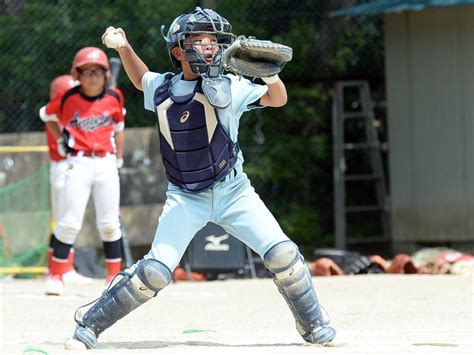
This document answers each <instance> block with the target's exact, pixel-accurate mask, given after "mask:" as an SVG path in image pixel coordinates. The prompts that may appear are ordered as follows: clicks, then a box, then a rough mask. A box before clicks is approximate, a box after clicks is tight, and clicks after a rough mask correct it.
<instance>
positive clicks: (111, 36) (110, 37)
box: [104, 32, 125, 49]
mask: <svg viewBox="0 0 474 355" xmlns="http://www.w3.org/2000/svg"><path fill="white" fill-rule="evenodd" d="M104 41H105V45H106V46H107V47H108V48H114V49H115V48H118V47H122V46H123V45H124V44H125V38H123V36H122V34H121V33H116V32H109V33H108V34H107V35H106V36H105V38H104Z"/></svg>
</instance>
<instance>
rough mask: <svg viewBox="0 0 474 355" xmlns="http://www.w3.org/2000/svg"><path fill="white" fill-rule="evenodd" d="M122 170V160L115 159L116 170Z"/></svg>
mask: <svg viewBox="0 0 474 355" xmlns="http://www.w3.org/2000/svg"><path fill="white" fill-rule="evenodd" d="M122 168H123V159H122V158H117V169H119V170H120V169H122Z"/></svg>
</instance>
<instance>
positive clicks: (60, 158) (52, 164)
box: [39, 75, 92, 283]
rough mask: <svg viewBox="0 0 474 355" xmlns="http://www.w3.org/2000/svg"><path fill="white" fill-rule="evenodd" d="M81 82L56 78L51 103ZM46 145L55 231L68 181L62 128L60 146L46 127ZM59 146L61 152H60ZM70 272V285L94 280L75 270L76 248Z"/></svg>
mask: <svg viewBox="0 0 474 355" xmlns="http://www.w3.org/2000/svg"><path fill="white" fill-rule="evenodd" d="M78 84H79V82H77V81H76V80H74V79H73V77H72V75H61V76H58V77H57V78H55V79H54V80H53V81H52V82H51V85H50V89H49V98H50V101H53V100H55V99H56V98H58V97H60V96H62V95H63V94H64V93H65V92H66V91H67V90H69V89H71V88H73V87H74V86H77V85H78ZM45 110H46V106H43V107H41V109H40V112H39V115H40V118H41V119H42V120H44V119H45ZM45 128H46V129H45V133H46V143H47V144H48V152H49V158H50V161H49V183H50V190H51V230H52V231H53V230H54V228H55V227H56V224H57V221H58V220H59V219H60V218H61V216H62V214H64V209H65V206H64V205H65V201H64V182H65V180H66V170H67V161H66V152H65V151H64V146H63V144H62V142H63V139H62V126H60V125H59V126H58V127H53V129H55V128H58V130H59V131H58V132H57V134H56V136H58V135H60V136H61V138H59V144H58V142H57V141H56V138H55V135H53V133H52V132H51V130H50V129H49V128H47V126H45ZM58 146H59V148H60V150H61V151H58ZM52 242H53V234H51V236H50V249H49V250H48V264H50V263H51V260H50V259H51V258H52V256H53V246H52ZM67 264H68V266H67V267H68V271H66V272H65V273H64V274H63V281H64V282H66V283H67V282H70V283H90V282H92V279H91V278H89V277H84V276H83V275H81V274H79V273H78V272H76V270H75V269H74V248H71V251H70V252H69V256H68V259H67Z"/></svg>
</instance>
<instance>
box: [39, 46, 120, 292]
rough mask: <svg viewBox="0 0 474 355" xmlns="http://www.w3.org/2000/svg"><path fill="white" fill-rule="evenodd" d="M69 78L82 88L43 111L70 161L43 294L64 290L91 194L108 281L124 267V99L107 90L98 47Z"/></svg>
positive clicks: (86, 52)
mask: <svg viewBox="0 0 474 355" xmlns="http://www.w3.org/2000/svg"><path fill="white" fill-rule="evenodd" d="M71 74H72V76H73V78H74V79H75V80H79V83H80V85H79V86H77V87H74V88H72V89H70V90H68V91H67V92H66V93H65V94H64V95H63V96H62V97H60V98H57V99H56V100H54V101H52V102H50V103H49V104H48V105H47V106H46V109H45V120H46V121H47V122H46V125H47V126H48V128H49V127H50V128H51V132H53V134H54V135H55V138H56V140H59V141H60V138H61V136H59V135H58V132H59V125H62V126H63V127H64V130H63V141H64V148H65V150H66V151H67V162H68V170H67V173H66V182H65V196H66V197H65V201H66V202H65V213H64V215H63V216H62V217H61V219H60V220H59V221H58V225H57V227H56V229H55V232H54V236H53V257H52V259H51V263H50V265H49V269H50V271H51V274H50V276H49V278H48V280H47V288H46V293H47V294H50V295H59V294H61V293H62V292H63V274H64V272H65V270H66V265H67V256H68V254H69V251H70V249H71V247H72V245H73V243H74V241H75V238H76V236H77V234H78V233H79V231H80V229H81V226H82V221H83V218H84V213H85V210H86V207H87V202H88V200H89V196H90V194H91V192H92V196H93V199H94V207H95V211H96V223H97V228H98V230H99V234H100V237H101V239H102V242H103V246H104V254H105V263H106V268H107V282H110V280H112V279H113V277H114V276H115V275H116V274H117V273H119V272H120V270H121V263H122V248H121V230H120V222H119V204H120V186H119V175H118V166H117V162H123V160H122V154H123V144H124V115H123V110H124V102H123V96H122V94H121V92H120V91H119V90H118V89H115V88H107V87H106V85H105V84H106V82H107V80H108V79H109V78H110V68H109V61H108V58H107V56H106V54H105V53H104V51H102V50H101V49H99V48H96V47H86V48H83V49H81V50H80V51H79V52H77V54H76V55H75V57H74V60H73V63H72V70H71ZM120 164H121V163H120Z"/></svg>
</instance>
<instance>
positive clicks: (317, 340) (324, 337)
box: [302, 326, 336, 345]
mask: <svg viewBox="0 0 474 355" xmlns="http://www.w3.org/2000/svg"><path fill="white" fill-rule="evenodd" d="M302 337H303V339H304V340H306V341H307V342H308V343H312V344H320V345H324V344H326V343H329V342H330V341H332V340H333V339H334V338H335V337H336V331H335V330H334V328H332V327H329V326H323V327H318V328H316V329H313V330H312V331H311V332H308V333H306V334H303V335H302Z"/></svg>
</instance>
